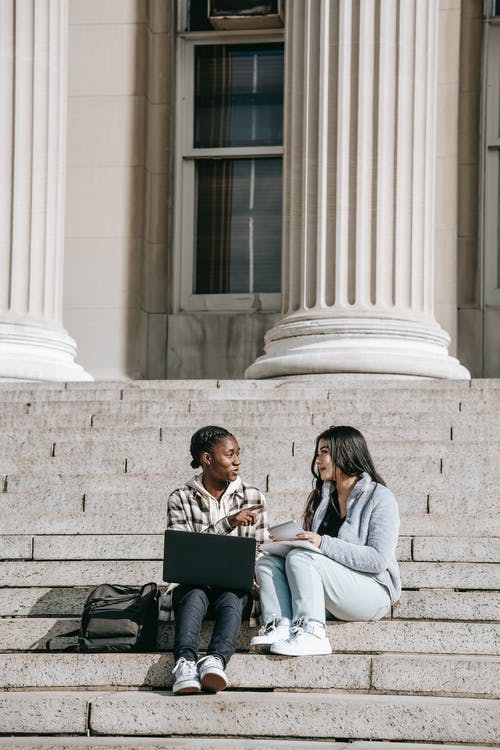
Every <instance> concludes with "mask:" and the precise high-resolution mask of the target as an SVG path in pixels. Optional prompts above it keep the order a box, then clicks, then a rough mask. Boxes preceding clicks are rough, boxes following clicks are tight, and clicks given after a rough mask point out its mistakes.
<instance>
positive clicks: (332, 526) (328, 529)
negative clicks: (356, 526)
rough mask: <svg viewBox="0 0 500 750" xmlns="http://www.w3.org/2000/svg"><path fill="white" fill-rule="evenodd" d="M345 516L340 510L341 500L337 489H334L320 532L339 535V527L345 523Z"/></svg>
mask: <svg viewBox="0 0 500 750" xmlns="http://www.w3.org/2000/svg"><path fill="white" fill-rule="evenodd" d="M344 520H345V519H344V518H342V517H341V515H340V511H339V500H338V495H337V490H335V491H334V493H333V495H332V497H331V498H330V503H329V505H328V508H327V510H326V513H325V515H324V516H323V520H322V521H321V523H320V525H319V528H318V534H321V535H323V534H327V535H328V536H338V533H339V529H340V527H341V526H342V524H343V523H344Z"/></svg>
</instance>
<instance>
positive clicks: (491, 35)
mask: <svg viewBox="0 0 500 750" xmlns="http://www.w3.org/2000/svg"><path fill="white" fill-rule="evenodd" d="M493 11H494V12H498V11H500V2H495V4H494V5H493ZM486 33H487V42H486V88H485V169H484V270H485V288H484V291H485V302H486V304H487V305H495V306H497V305H499V304H500V19H498V18H490V21H489V23H488V28H487V32H486Z"/></svg>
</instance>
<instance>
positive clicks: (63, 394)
mask: <svg viewBox="0 0 500 750" xmlns="http://www.w3.org/2000/svg"><path fill="white" fill-rule="evenodd" d="M52 385H53V384H50V386H51V387H48V385H47V384H34V383H33V384H30V385H29V386H27V385H26V384H24V385H19V387H15V386H14V385H13V384H5V383H2V384H1V387H0V401H2V402H5V403H12V402H15V401H20V402H26V403H28V402H33V401H34V400H36V401H40V402H41V401H51V402H57V401H88V402H89V403H91V402H98V401H103V400H115V399H116V400H118V401H125V402H128V401H142V402H144V401H156V402H160V403H163V402H165V401H167V400H174V399H177V398H192V399H199V400H214V399H215V400H218V399H221V400H236V399H252V400H277V399H284V398H287V399H290V400H293V399H300V400H313V401H317V402H319V403H321V402H322V401H329V402H332V403H342V402H344V401H345V400H346V399H352V401H353V402H354V403H356V402H360V401H368V400H369V399H370V398H373V396H379V395H382V396H387V397H389V396H390V397H391V398H392V401H393V402H395V403H407V402H408V401H411V400H415V399H416V398H420V400H422V401H429V400H439V401H441V402H442V403H446V402H448V401H450V402H451V401H456V400H461V401H463V402H467V401H474V400H476V401H481V400H484V399H488V398H490V399H494V398H496V397H497V396H498V388H496V387H495V384H494V381H491V380H490V381H488V380H483V381H472V382H471V383H463V384H462V383H452V382H451V381H444V382H442V381H428V382H422V381H416V380H414V381H412V382H409V381H408V382H406V383H404V384H403V383H399V384H398V383H396V382H395V381H390V380H389V379H387V380H385V381H380V380H378V381H377V380H372V382H371V383H359V382H358V383H356V382H355V381H354V380H353V379H352V378H349V379H346V380H345V381H344V382H343V383H340V381H334V380H332V379H328V378H321V377H318V380H316V381H313V380H309V381H308V382H306V381H302V382H299V381H297V380H295V381H294V380H292V379H291V378H286V379H273V380H271V381H262V380H261V381H247V380H245V381H241V380H240V381H235V380H229V381H218V382H217V381H201V380H200V381H192V380H191V381H173V380H169V381H162V382H158V381H157V382H156V383H155V382H153V381H141V382H139V381H134V382H130V381H128V382H115V383H113V382H109V383H92V384H89V385H88V386H87V387H86V388H74V387H67V388H59V387H55V388H54V387H52ZM68 385H69V384H68Z"/></svg>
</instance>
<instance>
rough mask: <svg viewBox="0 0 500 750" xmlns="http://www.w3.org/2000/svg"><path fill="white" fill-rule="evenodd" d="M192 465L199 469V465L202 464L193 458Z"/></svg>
mask: <svg viewBox="0 0 500 750" xmlns="http://www.w3.org/2000/svg"><path fill="white" fill-rule="evenodd" d="M191 466H192V467H193V469H197V468H198V467H199V466H201V464H200V462H199V461H197V460H196V459H195V458H193V460H192V461H191Z"/></svg>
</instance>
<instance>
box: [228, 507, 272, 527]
mask: <svg viewBox="0 0 500 750" xmlns="http://www.w3.org/2000/svg"><path fill="white" fill-rule="evenodd" d="M263 507H264V506H263V505H250V506H249V507H248V508H242V509H241V510H239V511H238V512H237V513H233V515H231V516H228V517H227V520H228V521H229V525H230V526H231V528H232V529H235V528H236V526H253V524H254V523H255V522H256V521H257V511H259V510H262V508H263Z"/></svg>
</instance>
